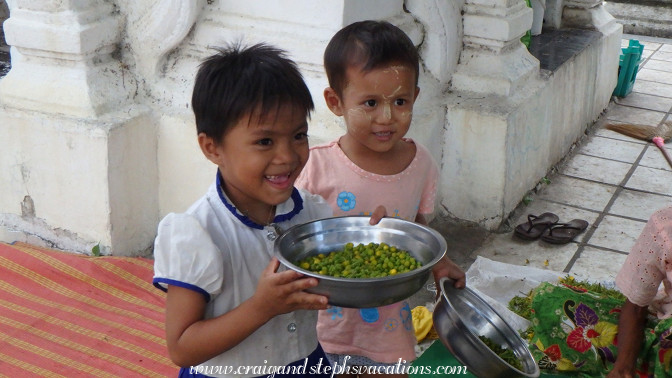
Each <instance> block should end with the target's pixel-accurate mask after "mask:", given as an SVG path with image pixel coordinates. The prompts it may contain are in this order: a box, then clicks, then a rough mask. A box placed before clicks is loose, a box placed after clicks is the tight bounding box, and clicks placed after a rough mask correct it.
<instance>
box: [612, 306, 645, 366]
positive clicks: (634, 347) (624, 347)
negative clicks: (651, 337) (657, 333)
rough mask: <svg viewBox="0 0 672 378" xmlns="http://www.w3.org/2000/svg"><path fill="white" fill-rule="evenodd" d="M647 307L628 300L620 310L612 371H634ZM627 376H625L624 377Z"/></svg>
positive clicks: (642, 336) (642, 337) (642, 335)
mask: <svg viewBox="0 0 672 378" xmlns="http://www.w3.org/2000/svg"><path fill="white" fill-rule="evenodd" d="M647 314H648V307H641V306H638V305H636V304H634V303H632V302H630V301H629V300H626V302H625V304H624V305H623V307H622V308H621V316H620V319H619V321H618V355H617V357H616V362H615V363H614V369H613V370H614V371H618V372H621V373H622V374H628V373H631V372H633V371H634V370H635V364H636V362H637V356H638V355H639V352H640V349H641V346H642V341H643V339H644V323H645V322H646V316H647ZM626 376H627V375H626Z"/></svg>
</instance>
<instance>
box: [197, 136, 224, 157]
mask: <svg viewBox="0 0 672 378" xmlns="http://www.w3.org/2000/svg"><path fill="white" fill-rule="evenodd" d="M198 145H199V146H200V147H201V151H203V155H205V157H206V158H208V160H210V161H211V162H213V163H215V164H217V162H218V161H219V149H218V148H217V143H215V140H214V139H212V138H211V137H209V136H207V135H205V133H199V134H198Z"/></svg>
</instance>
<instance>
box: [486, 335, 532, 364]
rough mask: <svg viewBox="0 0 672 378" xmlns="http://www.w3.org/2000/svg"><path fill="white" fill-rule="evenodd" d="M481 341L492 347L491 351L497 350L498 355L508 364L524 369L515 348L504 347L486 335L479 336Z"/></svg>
mask: <svg viewBox="0 0 672 378" xmlns="http://www.w3.org/2000/svg"><path fill="white" fill-rule="evenodd" d="M478 338H479V339H481V341H482V342H483V343H484V344H485V345H487V346H488V348H490V350H491V351H493V352H495V354H496V355H498V356H499V357H500V358H501V359H502V360H504V362H506V363H507V364H509V365H511V366H513V367H514V368H516V369H518V370H521V371H522V370H523V364H522V363H521V362H520V360H519V359H518V357H516V355H515V354H514V353H513V350H511V349H505V348H502V346H501V345H499V344H497V343H496V342H494V341H492V340H490V339H489V338H487V337H485V336H478Z"/></svg>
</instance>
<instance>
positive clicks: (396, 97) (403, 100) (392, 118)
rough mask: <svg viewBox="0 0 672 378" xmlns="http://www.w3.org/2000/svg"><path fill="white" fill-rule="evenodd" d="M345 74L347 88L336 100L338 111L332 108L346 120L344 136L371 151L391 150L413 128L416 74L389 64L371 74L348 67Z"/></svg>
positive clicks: (372, 71)
mask: <svg viewBox="0 0 672 378" xmlns="http://www.w3.org/2000/svg"><path fill="white" fill-rule="evenodd" d="M346 74H347V85H346V86H345V88H344V89H343V93H342V95H341V96H340V98H339V99H337V100H336V101H337V103H336V108H337V110H334V108H333V107H331V106H330V108H331V109H332V111H334V113H336V114H337V115H342V116H343V118H344V120H345V123H346V126H347V134H346V136H345V137H346V138H351V140H352V141H355V142H357V143H358V144H359V145H360V146H361V147H364V148H368V149H369V150H371V151H375V152H387V151H389V150H391V149H392V148H393V147H394V145H395V144H396V143H397V142H399V140H400V139H401V138H402V137H403V136H404V135H406V133H407V132H408V129H409V127H410V125H411V119H412V115H413V103H414V102H415V99H416V98H417V95H418V92H419V89H418V88H417V86H416V84H415V71H414V70H413V69H412V68H409V67H406V66H403V65H395V64H390V65H388V66H384V67H380V68H374V69H372V70H370V71H362V70H361V69H360V67H349V68H348V69H347V71H346ZM325 96H326V94H325ZM332 101H333V100H332ZM327 103H328V104H329V98H327ZM339 113H340V114H339Z"/></svg>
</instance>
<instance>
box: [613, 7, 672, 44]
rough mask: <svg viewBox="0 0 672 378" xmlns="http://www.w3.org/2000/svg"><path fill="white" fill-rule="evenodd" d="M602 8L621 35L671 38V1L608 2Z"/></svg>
mask: <svg viewBox="0 0 672 378" xmlns="http://www.w3.org/2000/svg"><path fill="white" fill-rule="evenodd" d="M604 6H605V7H606V9H607V11H608V12H609V13H611V15H612V16H614V18H616V20H617V21H618V23H620V24H622V25H623V33H626V34H635V35H645V36H650V37H661V38H672V0H639V1H626V0H610V1H605V2H604Z"/></svg>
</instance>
